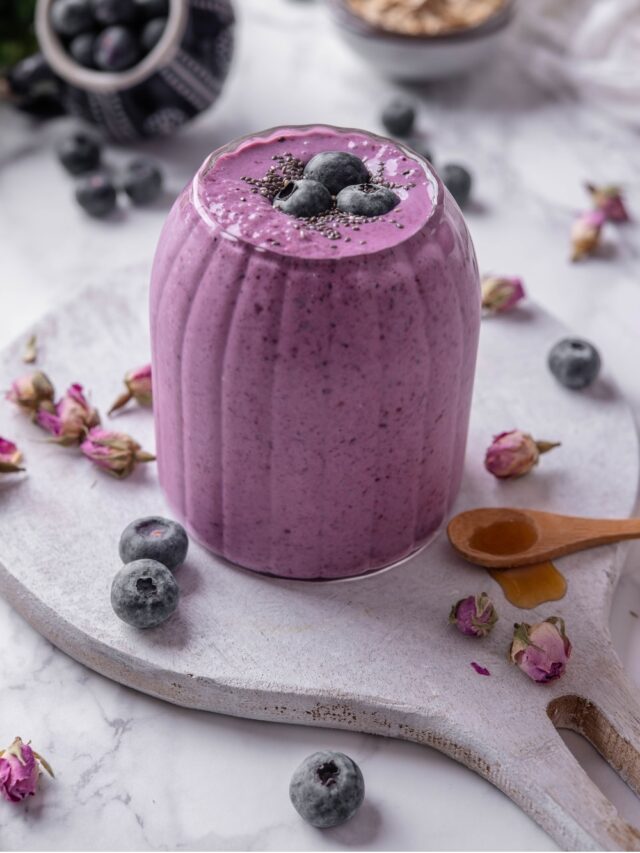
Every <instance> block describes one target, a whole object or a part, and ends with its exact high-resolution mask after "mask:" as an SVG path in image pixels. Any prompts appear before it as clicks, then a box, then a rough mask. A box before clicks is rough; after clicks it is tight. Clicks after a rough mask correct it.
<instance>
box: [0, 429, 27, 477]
mask: <svg viewBox="0 0 640 853" xmlns="http://www.w3.org/2000/svg"><path fill="white" fill-rule="evenodd" d="M21 461H22V452H21V451H20V450H18V447H17V445H15V444H14V443H13V442H12V441H9V439H8V438H2V437H0V474H15V472H16V471H24V468H21V467H20V462H21Z"/></svg>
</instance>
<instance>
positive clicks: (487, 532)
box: [469, 517, 567, 610]
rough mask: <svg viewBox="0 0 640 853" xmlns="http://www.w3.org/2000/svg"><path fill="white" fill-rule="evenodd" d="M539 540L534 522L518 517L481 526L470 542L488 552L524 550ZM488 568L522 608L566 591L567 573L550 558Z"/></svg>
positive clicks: (548, 599) (512, 600)
mask: <svg viewBox="0 0 640 853" xmlns="http://www.w3.org/2000/svg"><path fill="white" fill-rule="evenodd" d="M537 540H538V534H537V531H536V529H535V527H534V526H533V524H531V522H529V521H527V520H525V519H522V518H518V517H515V518H509V519H505V520H504V521H496V522H495V523H494V524H490V525H489V526H488V527H480V528H478V530H476V531H475V532H474V533H473V535H472V536H471V538H470V539H469V544H470V545H471V546H472V547H473V548H476V549H477V550H478V551H484V553H485V554H500V555H503V554H521V553H522V552H523V551H528V550H529V548H531V547H532V546H533V545H535V544H536V542H537ZM487 571H488V572H489V574H490V575H491V577H492V578H493V579H494V580H495V581H497V582H498V583H499V584H500V586H501V587H502V591H503V592H504V594H505V597H506V598H507V600H508V601H510V602H511V604H515V606H516V607H521V608H522V609H523V610H530V609H531V608H533V607H537V606H538V605H539V604H544V603H545V601H557V600H558V599H559V598H563V597H564V596H565V594H566V592H567V582H566V580H565V578H564V576H563V575H561V574H560V572H559V571H558V569H557V568H556V567H555V566H554V564H553V563H551V562H548V561H547V562H545V563H536V564H535V565H533V566H522V567H520V568H517V569H487Z"/></svg>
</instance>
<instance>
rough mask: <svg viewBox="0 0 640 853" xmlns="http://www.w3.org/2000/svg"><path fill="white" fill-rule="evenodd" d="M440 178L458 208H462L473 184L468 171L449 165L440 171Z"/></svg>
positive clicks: (454, 164) (455, 164)
mask: <svg viewBox="0 0 640 853" xmlns="http://www.w3.org/2000/svg"><path fill="white" fill-rule="evenodd" d="M440 177H441V178H442V181H443V183H444V185H445V186H446V188H447V189H448V190H449V192H450V193H451V195H452V196H453V197H454V199H455V200H456V201H457V202H458V204H459V205H460V207H464V206H465V205H466V204H467V203H468V201H469V198H470V196H471V185H472V183H473V181H472V178H471V174H470V172H469V170H468V169H465V168H464V166H459V165H458V164H457V163H449V165H447V166H445V167H444V168H443V169H442V172H441V173H440Z"/></svg>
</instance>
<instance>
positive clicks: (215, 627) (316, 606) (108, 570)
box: [0, 282, 640, 850]
mask: <svg viewBox="0 0 640 853" xmlns="http://www.w3.org/2000/svg"><path fill="white" fill-rule="evenodd" d="M35 331H36V332H37V335H38V340H39V342H40V345H41V347H40V349H41V355H40V359H39V366H42V367H43V368H44V369H45V370H46V371H47V373H48V374H49V375H50V377H51V378H52V379H53V380H54V382H55V383H56V386H57V389H58V391H59V392H62V391H63V390H64V387H65V386H66V385H67V384H68V383H70V382H72V381H79V382H82V383H83V384H84V385H85V386H86V387H87V388H88V389H91V391H92V399H93V401H94V403H95V404H96V405H97V406H98V407H99V408H100V409H101V411H103V412H105V411H106V410H107V409H108V407H109V404H110V403H111V402H112V399H113V398H115V397H116V396H117V394H118V393H119V391H120V387H121V386H120V377H121V375H122V374H123V373H124V371H125V370H126V369H128V368H130V367H132V366H135V365H136V364H138V363H143V362H145V361H146V360H148V352H149V349H148V346H149V345H148V338H147V308H146V286H144V285H143V284H135V283H131V282H126V283H120V284H117V285H114V286H113V287H112V288H111V289H101V290H94V291H89V292H87V293H86V294H85V295H84V296H83V297H82V298H80V299H76V300H75V301H74V302H72V303H71V304H69V305H67V306H66V307H64V308H62V309H61V310H59V311H58V312H56V313H55V314H52V315H50V316H48V317H47V318H45V319H44V320H43V321H42V322H41V323H40V324H39V325H38V326H37V328H36V330H35ZM563 334H564V330H563V329H562V328H561V327H560V326H559V324H558V323H557V322H555V321H554V320H552V319H551V318H550V317H549V316H548V315H546V314H544V313H543V312H542V311H541V310H540V309H538V308H536V307H535V306H533V305H531V304H529V305H528V306H527V307H526V308H523V309H521V310H517V311H514V312H513V313H512V314H511V315H509V316H504V317H501V318H493V319H489V320H486V321H484V323H483V328H482V341H481V351H480V359H479V366H478V379H477V387H476V394H475V402H474V408H473V420H472V428H471V435H470V441H469V449H468V461H467V470H466V477H465V482H464V486H463V491H462V494H461V497H460V499H459V501H458V506H457V509H458V510H462V509H466V508H469V507H473V506H478V505H506V504H508V505H513V506H531V507H535V508H541V509H547V510H557V511H560V512H565V513H573V514H583V515H593V516H611V517H615V516H626V515H629V514H631V513H632V512H633V510H634V505H635V500H636V491H637V483H638V447H637V436H636V430H635V425H634V423H633V418H632V415H631V413H630V410H629V408H628V407H627V405H626V403H625V401H624V400H623V399H621V397H620V395H619V393H618V392H617V390H616V388H615V386H614V384H613V383H612V382H611V381H609V380H608V378H607V377H606V376H605V377H604V378H603V380H602V381H600V382H599V383H598V384H597V386H596V387H594V388H593V389H591V390H589V391H587V392H585V393H572V392H569V391H566V390H565V389H563V388H561V387H559V386H558V385H557V384H556V383H555V381H554V380H553V379H552V378H551V377H550V375H549V374H548V372H547V368H546V363H545V362H546V353H547V351H548V349H549V347H550V346H551V345H552V344H553V343H554V342H555V341H556V340H557V339H558V338H559V337H561V336H562V335H563ZM25 337H26V336H25ZM23 344H24V339H23V340H21V341H19V342H16V344H15V345H14V346H12V347H10V348H9V349H8V350H6V351H5V352H4V353H2V354H1V355H0V387H2V388H6V387H8V385H9V382H10V380H11V379H12V378H14V377H15V376H16V375H18V374H20V373H21V372H23V371H24V370H25V366H24V365H23V364H22V362H21V360H20V356H21V352H22V348H23ZM107 422H108V423H112V424H113V426H114V427H116V426H117V427H118V428H120V429H123V430H125V431H128V432H130V433H131V434H132V435H134V436H135V437H136V438H138V439H139V440H140V441H141V442H142V443H143V444H144V446H145V447H146V448H148V449H152V448H153V424H152V416H151V413H150V412H149V411H145V410H140V409H136V408H133V409H131V411H127V412H124V413H122V414H121V415H120V416H119V417H114V418H112V419H111V421H107ZM516 426H517V427H520V428H523V429H527V430H529V431H531V432H532V433H533V434H534V435H535V436H536V437H538V438H543V439H549V440H551V439H554V440H560V441H562V442H563V446H562V447H561V448H560V449H558V450H555V451H554V452H553V453H550V454H549V455H548V456H545V457H544V459H543V460H542V462H541V465H540V466H539V468H538V469H537V470H536V471H535V472H534V473H533V474H532V475H531V476H529V477H525V478H523V479H522V480H519V481H513V482H507V483H500V482H498V481H495V480H494V479H493V478H492V477H491V476H490V475H488V474H487V473H486V472H485V471H484V469H483V467H482V459H483V454H484V450H485V447H486V445H487V443H488V441H489V440H490V438H491V436H492V434H493V433H497V432H499V431H502V430H503V429H510V428H513V427H516ZM0 435H3V436H6V437H10V438H13V439H14V440H16V441H18V442H19V444H20V445H21V446H22V447H23V448H24V450H25V454H26V462H27V466H28V474H27V475H26V476H22V475H20V476H17V477H5V478H4V479H3V480H2V482H1V483H0V591H1V592H2V593H3V595H4V596H6V597H7V598H8V600H9V601H10V602H11V603H12V604H13V606H14V607H15V608H16V609H17V610H18V611H19V612H20V613H21V614H22V615H23V616H24V617H25V618H26V619H27V620H28V621H29V622H30V623H31V624H32V625H33V626H34V627H35V628H36V629H37V630H38V631H40V632H41V633H42V634H43V635H44V636H45V637H47V638H48V639H49V640H50V641H51V642H53V643H55V644H56V645H57V646H59V647H60V648H61V649H62V650H64V651H65V652H67V653H68V654H69V655H71V656H72V657H74V658H76V659H77V660H78V661H80V662H82V663H84V664H85V665H87V666H89V667H91V668H92V669H95V670H97V671H98V672H100V673H102V674H104V675H106V676H108V677H110V678H113V679H114V680H116V681H119V682H121V683H122V684H126V685H128V686H130V687H134V688H136V689H138V690H141V691H143V692H145V693H148V694H150V695H152V696H156V697H159V698H161V699H165V700H167V701H170V702H174V703H176V704H179V705H184V706H187V707H191V708H200V709H205V710H209V711H217V712H221V713H225V714H234V715H237V716H245V717H252V718H257V719H265V720H277V721H281V722H289V723H305V724H309V725H317V726H329V727H337V728H348V729H354V730H357V731H362V732H369V733H374V734H380V735H384V736H388V737H399V738H404V739H407V740H412V741H416V742H418V743H423V744H427V745H429V746H433V747H435V748H437V749H440V750H442V751H443V752H445V753H447V754H448V755H450V756H452V757H453V758H455V759H457V760H458V761H460V762H462V763H463V764H465V765H466V766H467V767H470V768H471V769H473V770H475V771H476V772H478V773H480V774H481V775H482V776H484V777H485V778H486V779H488V780H489V781H491V782H492V783H493V784H495V785H497V786H498V787H499V788H500V789H502V790H503V791H504V792H505V793H506V794H507V795H508V796H509V797H511V798H512V799H513V800H514V801H515V802H516V803H518V804H519V805H520V806H521V807H522V808H523V809H524V810H525V811H526V812H527V813H528V814H529V815H530V816H531V817H532V818H533V819H534V820H536V821H537V822H538V823H539V824H540V825H541V826H542V827H544V828H545V829H546V830H547V831H548V832H549V834H550V835H551V836H552V837H553V838H554V839H555V840H556V842H557V843H558V844H559V845H560V846H561V847H563V848H565V849H598V848H606V849H621V848H623V849H629V850H631V849H638V848H639V846H640V833H639V832H638V831H637V830H636V829H634V828H632V827H631V826H630V825H629V824H627V823H625V822H624V821H623V820H622V819H621V818H620V817H619V816H618V815H617V812H616V810H615V808H614V807H613V806H612V805H611V804H610V803H609V802H608V801H607V800H606V799H605V797H604V796H603V795H602V794H601V792H600V791H599V789H598V788H596V787H595V785H594V784H593V783H592V782H591V781H590V780H589V778H588V777H587V776H586V774H585V773H584V772H583V770H582V769H581V767H580V766H579V765H578V763H577V762H576V761H575V759H574V758H573V756H572V754H571V753H570V752H569V750H568V749H567V748H566V746H565V745H564V743H563V741H562V739H561V738H560V737H559V735H558V733H557V731H556V728H555V726H559V727H566V728H573V729H575V730H577V731H579V732H581V733H583V734H584V735H585V736H586V737H587V738H589V739H590V740H591V741H592V743H593V744H594V745H595V746H596V747H597V748H598V749H599V750H600V751H601V753H602V754H603V755H604V757H605V758H606V759H607V760H608V761H609V762H610V763H611V764H612V765H613V766H614V767H615V768H616V769H617V770H618V771H619V772H620V774H621V775H622V776H623V778H625V779H626V780H627V781H628V783H629V784H630V785H631V786H632V787H633V788H634V789H635V790H636V791H638V790H639V789H640V752H639V751H638V749H639V748H640V695H639V693H638V691H637V690H635V689H634V688H633V687H632V686H630V685H629V684H628V683H627V681H626V678H625V676H624V674H623V672H622V668H621V665H620V662H619V660H618V659H617V657H616V655H615V653H614V651H613V649H612V646H611V642H610V638H609V632H608V628H607V623H608V614H609V607H610V601H611V597H612V593H613V589H614V587H615V584H616V581H617V579H618V574H619V569H620V563H621V557H622V553H623V550H622V546H617V547H612V546H609V547H606V548H600V549H598V550H594V551H591V552H588V553H584V554H578V555H574V556H571V557H567V558H564V559H563V560H561V561H559V565H560V567H561V569H562V571H563V572H564V573H565V575H566V577H567V579H568V582H569V591H568V594H567V596H566V597H565V599H564V600H562V601H560V602H556V603H550V604H546V605H543V606H542V607H540V608H538V609H537V610H536V611H526V612H525V611H518V610H517V609H516V608H514V607H512V606H511V605H509V604H508V603H507V602H506V601H505V599H504V598H503V596H502V593H501V591H500V590H499V588H498V587H497V585H496V584H495V583H494V581H492V580H491V579H490V578H489V576H488V575H487V574H485V573H484V572H483V571H482V570H480V569H475V568H473V567H471V566H468V565H466V564H465V563H463V562H462V561H461V560H460V559H459V558H458V557H457V556H456V555H455V554H454V552H453V551H452V549H451V548H450V546H449V544H448V542H447V540H446V536H445V535H444V534H441V535H440V536H439V538H438V539H437V540H436V541H435V542H434V543H433V544H432V545H431V546H430V547H429V548H428V549H427V550H425V551H424V552H422V553H421V554H419V555H417V556H416V557H414V558H413V559H411V560H409V561H408V562H406V563H405V564H404V565H402V566H400V567H397V568H396V569H394V570H392V571H388V572H383V573H380V574H377V575H372V576H369V577H366V578H363V579H360V580H356V581H350V582H337V583H335V582H334V583H308V582H306V583H305V582H295V581H281V580H275V579H272V578H267V577H262V576H259V575H255V574H252V573H250V572H245V571H242V570H239V569H235V568H233V567H231V566H228V565H226V564H225V563H223V562H222V561H221V560H218V559H216V558H215V557H214V556H212V555H211V554H209V553H207V552H206V551H204V550H203V549H202V548H200V547H199V546H197V545H195V544H193V545H192V548H191V551H190V555H189V558H188V562H187V564H186V565H185V566H183V567H182V568H181V569H180V571H179V582H180V587H181V591H182V600H181V604H180V608H179V611H178V613H177V614H176V616H174V618H173V619H172V620H170V621H169V622H168V623H166V624H165V625H163V626H161V627H160V628H158V629H155V630H152V631H147V632H139V631H136V630H134V629H132V628H129V627H128V626H126V625H124V624H123V623H122V622H120V621H119V620H118V619H117V618H116V617H115V616H114V614H113V612H112V610H111V607H110V603H109V589H110V585H111V579H112V577H113V574H114V572H115V571H116V570H117V569H118V567H119V560H118V548H117V546H118V538H119V534H120V531H121V530H122V529H123V528H124V526H125V525H126V524H127V523H128V522H129V521H131V520H132V519H133V518H136V517H138V516H142V515H147V514H152V513H167V512H168V511H167V510H166V507H165V503H164V500H163V497H162V494H161V492H160V490H159V488H158V484H157V480H156V473H155V466H154V465H150V466H146V467H145V468H140V469H139V470H138V471H137V472H136V474H135V475H134V476H133V477H132V478H131V479H129V480H127V481H123V482H120V481H116V480H113V479H112V478H110V477H108V476H107V475H105V474H103V473H101V472H99V471H97V470H96V469H95V468H93V466H91V465H90V463H88V462H87V461H86V460H84V459H82V458H81V457H80V456H79V455H78V454H77V452H76V451H74V450H65V449H62V448H59V447H57V446H53V445H51V444H48V443H46V442H43V441H42V433H41V432H40V431H39V430H38V429H37V428H36V427H35V426H33V425H31V424H30V423H29V422H28V421H27V420H26V419H25V418H24V417H23V416H21V415H20V414H19V413H17V412H14V411H13V410H12V409H11V407H10V406H9V404H8V403H3V404H2V405H1V406H0ZM483 589H486V590H487V591H488V592H490V593H492V594H493V595H494V596H495V599H496V602H497V605H498V608H499V612H500V621H499V622H498V625H497V627H496V629H495V630H494V632H493V634H492V635H491V636H490V637H489V638H488V639H486V640H483V641H475V640H471V639H468V638H465V637H463V636H461V635H460V634H458V632H456V631H455V629H453V628H451V627H450V626H449V625H448V624H447V616H448V613H449V608H450V606H451V604H452V602H454V601H455V600H456V599H457V598H459V597H461V596H463V595H467V594H470V593H475V592H479V591H481V590H483ZM553 614H557V615H560V616H562V617H564V618H565V619H566V622H567V630H568V633H569V635H570V638H571V640H572V642H573V644H574V654H573V657H572V659H571V661H570V665H569V669H568V672H567V674H566V676H565V677H564V678H563V679H562V680H560V681H558V682H555V683H553V684H551V685H547V686H541V685H536V684H534V683H533V682H531V681H529V680H528V679H527V678H526V676H524V675H523V674H522V673H521V672H520V671H519V670H518V669H517V668H515V667H513V666H511V665H510V664H509V663H508V661H507V649H508V647H509V642H510V638H511V633H512V626H513V623H514V622H516V621H523V620H524V621H529V622H534V621H537V620H539V619H542V618H545V617H547V616H550V615H553ZM471 661H476V662H478V663H479V664H481V665H482V666H485V667H488V668H489V670H490V671H491V676H490V677H483V676H480V675H478V674H476V672H475V671H474V670H473V669H472V667H471V666H470V663H471ZM554 724H555V725H554Z"/></svg>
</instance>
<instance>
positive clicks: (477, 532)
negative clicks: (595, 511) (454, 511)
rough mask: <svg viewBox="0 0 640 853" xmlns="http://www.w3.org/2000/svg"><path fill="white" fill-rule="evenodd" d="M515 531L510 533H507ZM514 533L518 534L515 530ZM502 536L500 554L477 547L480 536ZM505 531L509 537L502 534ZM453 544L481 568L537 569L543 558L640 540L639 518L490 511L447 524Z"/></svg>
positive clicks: (465, 515) (467, 514)
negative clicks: (520, 533)
mask: <svg viewBox="0 0 640 853" xmlns="http://www.w3.org/2000/svg"><path fill="white" fill-rule="evenodd" d="M510 528H511V529H512V532H511V533H510V531H509V529H510ZM523 528H524V530H525V531H526V532H527V535H528V534H529V532H530V535H531V539H532V542H531V544H529V542H528V541H526V542H521V543H520V544H521V545H522V546H526V547H520V545H516V546H515V547H513V550H512V546H510V543H509V539H511V540H515V541H517V540H518V538H519V536H518V531H519V530H521V529H523ZM513 531H515V532H513ZM487 533H488V534H490V538H495V537H496V535H497V534H499V535H500V536H501V541H500V542H499V551H497V550H494V549H493V548H492V547H491V546H489V547H487V548H486V550H485V548H484V547H482V548H481V547H479V542H478V541H477V540H481V539H482V534H485V538H486V534H487ZM505 533H506V535H504V534H505ZM447 535H448V537H449V541H450V542H451V544H452V545H453V547H454V548H455V549H456V551H457V552H458V553H459V554H460V556H462V557H464V559H465V560H468V561H469V562H470V563H474V564H475V565H478V566H486V567H488V568H494V569H508V568H515V567H517V566H533V565H535V564H536V563H542V562H543V561H545V560H554V559H555V558H556V557H565V556H566V555H567V554H575V553H576V551H584V550H586V549H587V548H595V547H598V546H600V545H610V544H611V543H614V542H624V541H627V540H630V539H640V518H581V517H576V516H572V515H562V514H560V513H552V512H540V511H539V510H534V509H526V508H524V507H522V508H518V509H513V508H512V507H487V508H484V507H482V508H478V509H472V510H468V511H467V512H461V513H460V514H459V515H456V516H455V517H454V518H452V519H451V521H450V522H449V524H448V526H447Z"/></svg>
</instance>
